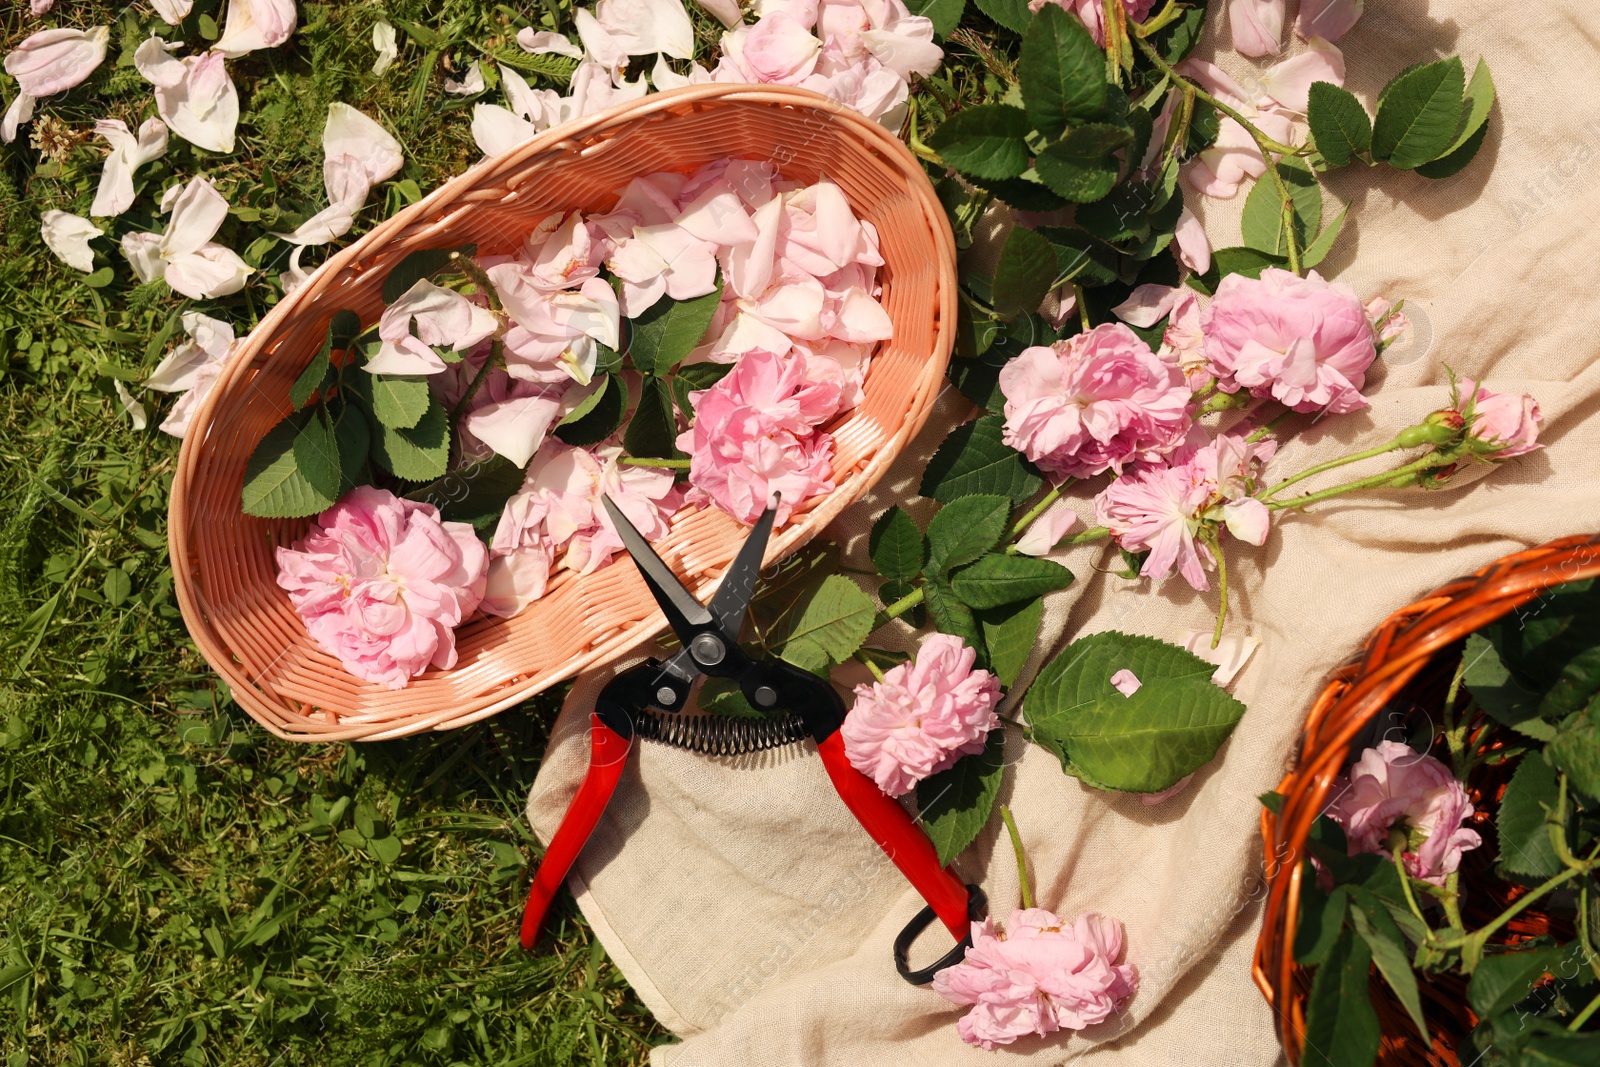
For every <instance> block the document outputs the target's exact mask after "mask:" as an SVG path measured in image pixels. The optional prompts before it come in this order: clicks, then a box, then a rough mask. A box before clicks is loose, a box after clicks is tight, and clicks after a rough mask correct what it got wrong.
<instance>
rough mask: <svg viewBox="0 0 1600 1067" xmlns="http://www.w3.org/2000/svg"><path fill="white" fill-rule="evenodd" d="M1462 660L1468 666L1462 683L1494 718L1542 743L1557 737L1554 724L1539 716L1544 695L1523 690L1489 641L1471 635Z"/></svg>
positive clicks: (1480, 705) (1482, 637)
mask: <svg viewBox="0 0 1600 1067" xmlns="http://www.w3.org/2000/svg"><path fill="white" fill-rule="evenodd" d="M1461 658H1462V661H1463V662H1464V663H1465V664H1466V670H1465V671H1463V672H1462V675H1461V681H1462V683H1463V684H1465V685H1466V687H1467V692H1469V693H1471V694H1472V699H1474V700H1476V701H1477V702H1478V706H1479V707H1480V708H1482V709H1483V710H1484V712H1485V713H1486V714H1487V715H1488V716H1489V717H1490V718H1491V719H1493V720H1495V721H1496V722H1498V723H1501V724H1503V725H1505V726H1509V727H1511V728H1512V729H1513V730H1516V731H1517V732H1518V733H1521V734H1526V735H1527V736H1528V737H1532V738H1535V739H1536V740H1539V741H1549V740H1550V739H1551V738H1553V737H1555V735H1556V725H1555V723H1553V722H1550V721H1548V720H1546V719H1542V718H1540V717H1539V702H1540V699H1541V698H1542V696H1543V694H1541V693H1535V692H1533V691H1532V690H1531V689H1527V688H1524V687H1523V685H1522V683H1521V682H1519V681H1517V680H1516V679H1515V678H1513V677H1512V676H1511V672H1510V671H1509V670H1507V669H1506V665H1505V664H1504V663H1503V662H1501V659H1500V653H1499V652H1497V651H1495V647H1494V645H1493V644H1491V643H1490V642H1489V640H1488V639H1487V638H1485V637H1484V636H1483V635H1482V634H1472V635H1471V636H1469V637H1468V638H1467V643H1466V646H1465V647H1464V648H1463V649H1462V650H1461Z"/></svg>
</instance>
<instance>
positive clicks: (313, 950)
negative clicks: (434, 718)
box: [0, 0, 668, 1067]
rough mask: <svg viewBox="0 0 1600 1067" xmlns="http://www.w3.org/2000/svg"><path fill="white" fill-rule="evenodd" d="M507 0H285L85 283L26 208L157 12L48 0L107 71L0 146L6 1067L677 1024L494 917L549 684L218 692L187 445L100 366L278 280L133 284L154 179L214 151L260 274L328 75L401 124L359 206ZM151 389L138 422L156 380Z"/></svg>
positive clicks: (102, 110) (456, 117) (548, 1042)
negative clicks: (220, 123) (180, 491)
mask: <svg viewBox="0 0 1600 1067" xmlns="http://www.w3.org/2000/svg"><path fill="white" fill-rule="evenodd" d="M3 7H4V11H3V12H0V51H9V50H10V49H11V48H13V47H15V45H16V43H17V42H18V41H20V40H21V38H22V37H23V36H25V35H26V34H28V33H30V32H33V30H35V29H37V28H38V27H39V23H36V22H35V21H34V20H32V19H30V18H29V17H28V16H27V14H26V4H21V3H6V4H4V5H3ZM220 7H221V5H220V3H217V2H214V0H200V2H198V3H196V5H195V11H194V15H193V16H191V19H192V21H194V22H196V23H197V22H198V19H199V17H200V16H201V15H203V14H210V15H212V16H214V17H215V18H216V20H217V21H219V22H220V21H221V11H220V10H219V8H220ZM554 10H555V9H554V8H553V6H552V7H551V9H550V13H551V14H552V15H553V14H554ZM530 11H531V13H533V14H535V15H537V13H538V11H539V9H538V8H532V9H530ZM511 14H512V12H511V11H510V9H509V8H504V7H501V6H499V5H496V4H492V3H488V2H485V0H456V2H451V0H443V2H433V0H429V2H425V0H388V2H386V3H362V4H337V5H321V6H319V5H315V4H302V5H301V30H300V32H299V33H298V34H297V35H296V37H295V38H294V41H293V44H292V47H289V48H286V49H283V50H281V51H276V52H271V53H256V54H254V55H252V56H249V57H246V58H243V59H240V60H237V61H233V62H230V64H229V68H230V71H231V72H232V74H233V76H234V79H235V81H236V82H237V83H238V85H239V89H240V94H241V97H242V101H243V110H244V115H243V118H242V120H241V123H240V127H239V133H240V140H239V149H238V151H237V152H235V153H234V154H233V155H231V156H228V157H217V156H211V155H208V154H206V153H203V152H200V151H199V150H197V149H194V148H192V147H191V146H189V145H187V144H185V143H184V142H182V141H180V140H179V139H178V138H176V137H174V138H172V140H171V143H170V150H169V153H168V155H167V157H166V159H165V160H163V161H162V162H161V163H160V164H157V165H154V166H151V167H150V168H148V169H147V170H143V171H141V172H140V181H141V185H142V186H143V194H142V195H141V197H140V200H139V202H138V204H136V206H135V207H134V208H133V209H132V210H131V211H129V212H128V213H127V214H126V215H124V216H123V217H122V218H121V219H119V220H117V229H116V231H115V232H114V233H113V234H112V235H111V237H112V239H102V240H99V241H97V242H96V247H97V250H98V251H99V253H100V258H99V261H98V263H97V266H101V265H108V264H109V265H110V266H112V267H113V268H114V270H115V279H114V280H113V281H111V282H110V283H109V284H108V285H105V286H103V287H101V288H92V287H91V286H89V285H88V284H86V281H85V276H84V275H82V274H79V273H77V272H75V271H73V270H71V269H69V268H67V267H65V266H63V265H61V264H60V263H58V262H57V261H56V260H55V259H54V257H53V256H51V255H50V254H49V253H48V252H47V251H46V250H45V249H44V247H43V245H42V243H41V242H40V240H39V237H38V226H39V222H38V220H39V215H40V213H41V212H42V211H43V210H45V209H48V208H59V209H62V210H66V211H74V212H76V213H79V214H85V215H86V214H87V213H88V211H87V209H88V205H89V201H90V200H91V199H92V198H93V195H94V188H95V183H96V182H97V181H98V178H99V171H100V160H101V158H102V156H103V149H102V148H101V147H99V142H98V141H97V140H96V139H94V138H90V137H87V136H86V133H87V131H88V130H89V129H90V128H91V126H92V122H93V120H94V119H96V118H100V117H107V116H110V117H120V118H123V119H124V120H126V121H128V122H129V124H130V125H134V124H136V123H137V122H138V121H139V119H140V118H141V117H143V116H144V115H146V114H150V113H153V112H152V111H151V110H150V109H149V101H150V93H149V86H148V85H147V84H145V83H144V81H143V80H142V79H141V78H139V76H138V75H137V73H136V72H135V71H134V70H133V69H132V67H131V66H129V65H126V64H127V61H128V59H129V58H130V57H131V46H132V45H133V44H136V43H137V41H138V40H139V39H141V37H142V36H143V34H144V32H145V26H146V25H147V24H149V23H150V22H151V17H150V16H149V13H148V8H147V6H142V7H129V6H123V5H112V4H105V3H94V2H91V0H63V2H61V3H60V4H59V5H58V11H57V12H55V13H53V14H52V15H51V16H50V17H49V18H48V19H47V20H45V24H46V25H66V24H71V25H79V26H88V25H94V24H105V23H110V24H112V25H113V38H112V48H111V52H110V55H109V56H108V58H107V62H106V64H105V65H104V66H103V67H102V68H101V70H100V71H98V72H97V73H96V74H95V75H94V76H93V77H92V78H91V79H90V81H89V82H88V83H86V84H85V85H84V86H81V87H79V88H78V89H75V90H73V91H72V92H71V93H68V94H66V95H65V96H63V97H60V98H57V99H54V100H51V101H50V102H49V103H48V104H47V105H46V106H45V107H44V108H43V109H42V111H43V112H44V113H46V114H48V115H50V116H51V121H50V122H48V123H46V124H45V125H46V126H48V127H49V128H50V131H49V136H47V137H46V138H45V139H44V143H43V145H42V146H41V145H36V144H28V143H24V142H22V141H19V142H18V143H17V144H15V145H12V146H10V147H8V148H0V356H3V357H4V358H3V359H0V470H3V472H4V477H3V480H0V531H3V533H0V643H3V645H4V647H3V649H0V790H3V800H0V931H3V934H0V1062H4V1063H6V1064H7V1065H8V1067H10V1065H20V1064H23V1063H27V1064H79V1063H82V1064H91V1063H93V1064H129V1065H132V1064H169V1063H170V1064H197V1065H198V1064H218V1065H222V1064H226V1065H230V1067H234V1065H239V1067H245V1065H252V1064H260V1065H263V1067H265V1065H269V1064H282V1065H289V1064H390V1063H395V1064H399V1063H407V1064H410V1063H426V1064H435V1063H436V1064H455V1063H463V1064H565V1063H569V1062H576V1063H606V1064H613V1063H637V1062H642V1061H643V1060H644V1059H645V1057H646V1055H647V1051H648V1048H649V1046H650V1045H652V1044H656V1043H659V1042H661V1041H663V1040H666V1039H667V1036H668V1035H667V1034H666V1033H665V1032H664V1031H663V1030H661V1029H660V1028H659V1027H658V1026H657V1025H656V1024H655V1023H654V1022H653V1020H651V1019H650V1017H649V1015H648V1013H647V1012H645V1010H644V1009H643V1008H642V1006H641V1005H640V1004H639V1003H638V1001H637V999H636V998H635V997H634V996H633V994H632V992H631V990H629V989H628V987H627V985H626V983H624V982H623V980H622V978H621V977H620V975H619V974H618V973H617V971H616V969H615V968H614V967H612V966H611V964H610V963H609V961H608V960H607V959H606V957H605V954H604V952H603V951H602V950H601V949H600V946H599V944H598V943H597V942H596V941H595V940H594V939H593V936H592V935H591V934H590V932H589V930H588V929H587V928H586V927H585V926H584V925H583V923H582V922H581V919H579V918H578V916H577V913H576V909H575V908H573V906H572V904H571V902H570V900H566V899H565V898H563V900H562V901H561V902H559V903H558V908H557V914H556V916H555V918H554V921H553V925H554V931H553V933H554V936H551V937H547V939H546V940H545V941H544V942H543V943H542V945H541V947H540V949H539V951H538V952H536V953H535V954H533V955H529V956H524V955H523V954H522V953H521V952H520V951H519V950H518V949H517V948H516V947H515V945H514V939H515V935H516V930H517V923H518V920H519V918H520V906H521V898H522V896H523V894H524V893H525V891H526V884H527V872H526V869H525V863H526V860H527V857H528V856H530V855H532V854H534V848H535V842H534V841H533V838H532V836H531V834H530V833H529V830H528V827H527V824H526V822H525V821H524V820H523V818H522V807H523V803H524V798H525V797H526V795H527V791H528V788H529V786H530V784H531V783H532V780H533V776H534V773H535V771H536V770H537V768H538V760H539V756H540V754H541V753H542V751H543V748H544V744H545V740H546V736H547V732H548V728H549V724H550V722H551V720H552V719H553V717H554V713H555V709H556V707H557V706H558V696H557V695H554V694H552V695H549V696H546V697H545V698H542V699H540V700H536V701H533V702H531V703H530V704H529V705H527V706H525V707H522V708H518V709H514V710H512V711H509V712H506V713H504V714H502V715H500V716H498V717H497V718H495V719H494V720H492V721H491V722H488V723H484V724H480V725H478V726H475V727H472V728H469V729H466V730H463V731H459V732H455V733H449V734H444V735H440V736H434V737H426V738H419V739H413V740H407V741H399V742H390V743H385V744H369V745H336V746H309V745H299V744H291V743H287V742H281V741H278V740H276V739H274V738H272V737H271V736H270V735H268V734H267V733H266V732H265V731H264V730H262V729H261V728H260V727H258V726H256V725H255V724H254V723H253V722H252V721H251V720H249V719H248V717H246V716H245V715H244V714H243V712H242V711H240V710H239V708H238V707H237V706H235V705H234V704H233V703H232V702H231V701H230V700H229V698H228V695H227V693H226V691H225V690H224V689H222V688H221V687H220V684H219V683H218V681H217V680H216V679H215V677H214V676H213V675H212V674H211V673H210V671H209V670H208V669H207V667H206V665H205V663H204V662H203V661H202V660H201V658H200V657H199V655H198V654H197V653H196V652H195V650H194V648H193V646H192V645H191V643H190V642H189V640H188V637H187V635H186V634H185V631H184V628H183V623H182V620H181V618H180V616H179V613H178V610H177V605H176V602H175V600H174V597H173V592H172V571H171V568H170V566H169V563H168V560H167V551H166V518H165V515H166V508H167V497H168V490H169V487H170V484H171V478H172V470H173V465H174V462H175V459H176V456H177V442H176V441H175V440H173V439H171V438H169V437H166V436H164V435H161V434H159V433H157V432H156V431H155V429H154V427H153V426H152V428H151V429H149V430H146V431H144V432H135V431H134V430H133V429H132V428H131V426H130V425H129V421H128V419H127V417H126V416H125V415H123V414H122V412H121V408H120V406H119V405H118V403H117V402H116V400H115V394H114V385H113V382H114V380H116V379H121V380H123V381H125V382H126V383H127V384H128V385H129V386H130V387H133V388H135V391H136V392H137V383H138V382H139V381H141V380H142V379H143V378H144V377H145V376H146V375H147V374H148V373H149V372H150V370H151V369H153V367H154V365H155V363H156V361H158V360H159V359H160V357H161V355H162V353H163V351H164V350H165V349H167V348H168V347H170V344H171V343H172V334H173V332H174V330H175V329H176V326H177V316H178V314H179V313H180V312H181V311H183V310H186V309H189V308H191V307H193V308H197V309H198V310H203V311H206V312H207V313H209V314H213V315H217V316H219V317H222V318H226V319H229V320H230V321H232V322H234V323H235V325H236V328H238V329H239V331H240V332H241V333H243V332H244V331H245V330H248V329H249V327H250V326H251V325H252V324H253V322H254V321H256V320H257V319H258V318H259V316H260V315H261V314H263V313H264V312H265V311H266V309H267V307H268V306H270V304H271V302H272V301H273V299H274V298H275V290H274V289H273V287H272V286H271V285H270V284H267V283H265V282H263V281H261V280H260V279H257V280H255V281H253V283H252V285H251V286H250V287H249V289H248V290H247V291H246V292H245V293H243V294H240V295H239V296H237V297H231V298H228V299H226V300H223V301H213V302H207V303H205V304H200V305H196V304H194V303H193V302H190V301H186V300H184V299H182V298H181V297H178V296H176V295H174V294H172V293H170V292H169V291H168V290H167V289H166V288H165V286H164V285H162V284H160V283H157V284H153V285H145V286H139V285H137V284H136V283H134V281H133V280H132V277H131V273H130V271H129V269H128V267H127V265H126V263H125V262H123V260H122V257H121V255H120V253H119V252H118V251H117V250H116V247H115V243H114V239H115V238H116V237H117V236H120V234H121V233H122V232H124V231H126V230H129V229H151V228H154V229H159V228H160V227H161V226H162V225H163V224H164V223H163V221H162V220H161V219H160V217H159V216H157V215H156V214H155V212H154V205H153V201H154V199H155V198H156V197H157V196H158V195H159V193H160V191H161V190H162V189H164V188H165V187H166V186H167V185H169V184H171V183H172V182H174V181H176V180H179V179H180V178H187V177H188V176H189V175H191V174H193V173H196V172H205V173H209V174H211V175H212V176H213V177H215V178H216V179H217V181H218V185H219V187H220V188H222V190H223V191H224V193H225V194H226V195H227V196H228V197H229V199H230V202H231V203H232V204H233V205H234V211H235V214H234V216H233V217H232V218H230V220H229V221H228V223H227V225H226V226H225V228H224V230H223V232H222V233H221V234H220V235H219V237H218V239H219V240H222V241H224V242H226V243H228V244H230V245H231V246H232V247H235V248H238V249H240V250H244V249H246V248H250V249H251V253H250V254H251V256H252V260H253V262H255V263H257V264H258V265H259V266H261V267H262V268H263V269H264V270H266V271H269V272H270V271H274V270H276V269H280V268H281V267H282V266H283V265H284V263H285V261H286V259H287V251H288V246H286V245H283V244H281V243H277V242H274V241H271V240H270V239H266V240H262V238H263V237H264V235H265V234H267V233H268V232H270V231H272V230H287V229H290V228H292V227H293V226H294V225H295V224H296V223H298V222H299V221H300V220H301V219H303V218H304V217H306V216H307V215H309V214H311V213H312V212H314V211H316V210H317V209H319V208H320V207H322V206H324V204H325V200H324V194H323V190H322V147H321V127H322V122H323V118H324V116H325V115H326V112H327V105H328V103H329V102H330V101H333V100H343V101H345V102H348V103H350V104H353V105H355V106H357V107H359V108H361V109H362V110H364V111H366V112H368V113H369V114H371V115H374V116H375V117H378V118H379V119H380V120H381V121H383V122H384V123H385V125H387V126H388V127H389V128H390V129H391V130H393V131H394V133H395V134H396V136H397V137H399V139H400V140H401V142H402V143H403V144H404V146H405V149H406V160H407V165H406V170H405V172H404V173H403V174H402V175H401V176H400V180H397V182H396V183H395V184H393V185H391V186H390V187H389V189H388V192H387V194H384V193H381V192H380V193H375V194H374V195H373V197H372V198H371V201H370V202H369V206H368V209H367V211H366V212H365V213H364V214H363V216H362V221H361V223H360V225H359V226H358V229H357V232H358V233H359V232H360V231H361V230H362V229H364V228H366V227H367V226H370V225H372V224H373V223H375V222H376V221H377V220H378V219H380V218H382V217H384V216H385V215H386V214H388V213H391V212H392V211H393V210H396V209H397V208H398V207H400V206H401V205H402V204H403V203H405V202H407V201H409V200H411V199H414V198H415V197H416V196H417V195H420V194H421V193H424V192H426V191H427V190H429V189H431V188H434V187H435V186H436V185H437V184H438V183H439V182H441V181H443V180H444V179H445V178H447V177H448V176H450V175H451V174H454V173H457V172H459V171H460V170H462V169H464V168H465V167H466V166H467V165H469V164H470V163H471V162H473V161H474V160H476V158H477V157H478V153H477V150H476V148H475V147H474V146H473V145H472V142H471V137H470V134H469V132H468V121H469V115H468V109H469V108H470V104H468V103H463V102H461V101H459V100H455V99H453V98H448V97H445V96H444V95H443V94H442V93H440V91H439V83H440V81H441V80H442V78H443V77H444V74H445V69H444V68H445V65H446V64H447V63H448V64H449V65H450V66H452V67H454V68H455V69H458V70H459V69H461V68H463V67H464V66H465V64H466V62H468V61H470V59H471V58H473V57H474V56H475V55H477V54H478V51H477V48H478V46H483V47H488V48H493V47H499V46H502V45H503V44H504V43H505V42H506V41H508V40H509V34H510V33H511V32H514V30H515V28H516V27H517V26H519V25H522V24H523V20H522V19H520V18H519V19H518V20H516V21H512V19H511V17H510V15H511ZM380 15H387V16H388V17H390V18H392V19H394V20H396V22H398V21H399V20H402V19H404V20H407V21H412V22H415V23H416V24H418V25H420V26H423V27H431V28H432V29H434V30H435V31H437V32H439V33H441V34H442V35H443V38H442V40H443V39H447V40H448V41H454V42H456V43H454V44H448V43H442V44H441V45H440V47H438V48H423V47H422V46H420V45H419V44H417V43H416V42H415V41H412V40H409V39H408V37H407V35H406V34H405V33H404V32H402V34H401V40H402V55H401V60H400V62H398V63H396V64H395V66H394V67H393V68H391V69H390V71H389V72H388V73H387V74H386V75H385V76H384V77H383V78H376V77H374V76H373V75H372V74H371V73H370V68H371V63H372V59H373V51H372V48H371V43H370V42H371V28H372V24H373V22H374V21H376V19H377V18H378V17H380ZM552 24H553V23H552ZM186 30H188V31H189V32H187V33H186V34H185V36H186V37H187V39H189V40H190V41H191V42H194V41H197V40H198V37H197V34H196V32H194V30H193V29H192V28H190V27H186ZM525 73H528V74H530V75H534V76H535V80H536V81H537V80H538V79H537V77H536V75H537V72H536V71H532V70H529V71H525ZM3 84H4V89H5V93H6V95H7V96H9V94H10V93H11V92H13V91H14V86H13V84H12V83H11V82H10V81H9V79H6V80H5V81H4V83H3ZM545 84H551V85H553V84H557V82H555V81H550V80H546V81H545ZM38 126H39V124H37V123H36V128H38ZM41 148H42V149H43V150H41ZM407 183H409V184H407ZM320 254H321V251H320V250H319V251H318V252H317V255H320ZM315 261H316V257H315V256H313V257H309V258H308V263H310V262H315ZM141 395H142V398H143V399H144V400H145V401H146V402H147V403H148V404H150V405H151V407H152V423H155V422H158V421H159V420H160V418H161V417H162V415H163V413H164V411H165V409H166V407H167V406H168V405H169V403H170V401H169V400H168V399H167V398H163V397H158V396H156V395H154V394H148V393H146V394H141Z"/></svg>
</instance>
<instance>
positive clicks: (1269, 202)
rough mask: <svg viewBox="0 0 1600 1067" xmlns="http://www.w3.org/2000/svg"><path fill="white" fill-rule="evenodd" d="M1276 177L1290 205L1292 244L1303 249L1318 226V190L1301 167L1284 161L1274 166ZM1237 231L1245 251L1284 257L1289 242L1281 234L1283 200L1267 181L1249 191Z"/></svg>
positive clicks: (1263, 179) (1320, 199) (1314, 180)
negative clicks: (1281, 181)
mask: <svg viewBox="0 0 1600 1067" xmlns="http://www.w3.org/2000/svg"><path fill="white" fill-rule="evenodd" d="M1278 173H1279V174H1281V175H1282V176H1283V182H1284V184H1285V185H1286V186H1288V189H1289V199H1290V200H1291V201H1292V202H1293V204H1294V222H1295V227H1294V229H1295V242H1296V244H1298V245H1299V246H1300V247H1301V248H1304V247H1305V246H1306V245H1307V244H1308V243H1309V238H1310V237H1311V236H1312V235H1313V234H1315V233H1316V232H1317V230H1318V228H1319V227H1320V226H1321V225H1322V187H1321V186H1320V185H1318V184H1317V178H1316V175H1314V174H1312V173H1311V171H1310V169H1309V168H1307V167H1306V166H1305V165H1304V164H1300V163H1291V162H1289V161H1288V160H1284V161H1283V162H1282V163H1280V164H1279V165H1278ZM1239 228H1240V230H1241V232H1242V234H1243V236H1244V243H1245V245H1246V247H1249V248H1254V249H1258V250H1259V251H1262V252H1266V253H1268V254H1270V255H1274V256H1282V255H1287V254H1288V251H1289V242H1288V240H1287V239H1286V237H1285V235H1284V232H1283V200H1282V199H1281V198H1280V197H1279V196H1278V188H1277V185H1276V184H1275V183H1273V182H1272V181H1271V180H1269V179H1267V178H1265V177H1263V178H1261V179H1260V180H1258V181H1257V182H1256V184H1255V187H1254V188H1252V189H1251V190H1250V195H1249V196H1248V197H1247V198H1246V199H1245V203H1244V216H1243V218H1242V219H1241V220H1240V224H1239Z"/></svg>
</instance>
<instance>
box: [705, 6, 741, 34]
mask: <svg viewBox="0 0 1600 1067" xmlns="http://www.w3.org/2000/svg"><path fill="white" fill-rule="evenodd" d="M697 2H698V3H699V5H700V8H701V10H703V11H705V12H706V13H707V14H708V15H710V16H711V17H712V18H714V19H716V20H717V21H718V22H720V23H722V25H723V26H725V27H727V28H728V29H730V30H731V29H733V28H734V27H735V26H737V25H739V24H740V23H742V22H743V21H744V13H743V12H742V11H740V10H739V0H697Z"/></svg>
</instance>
